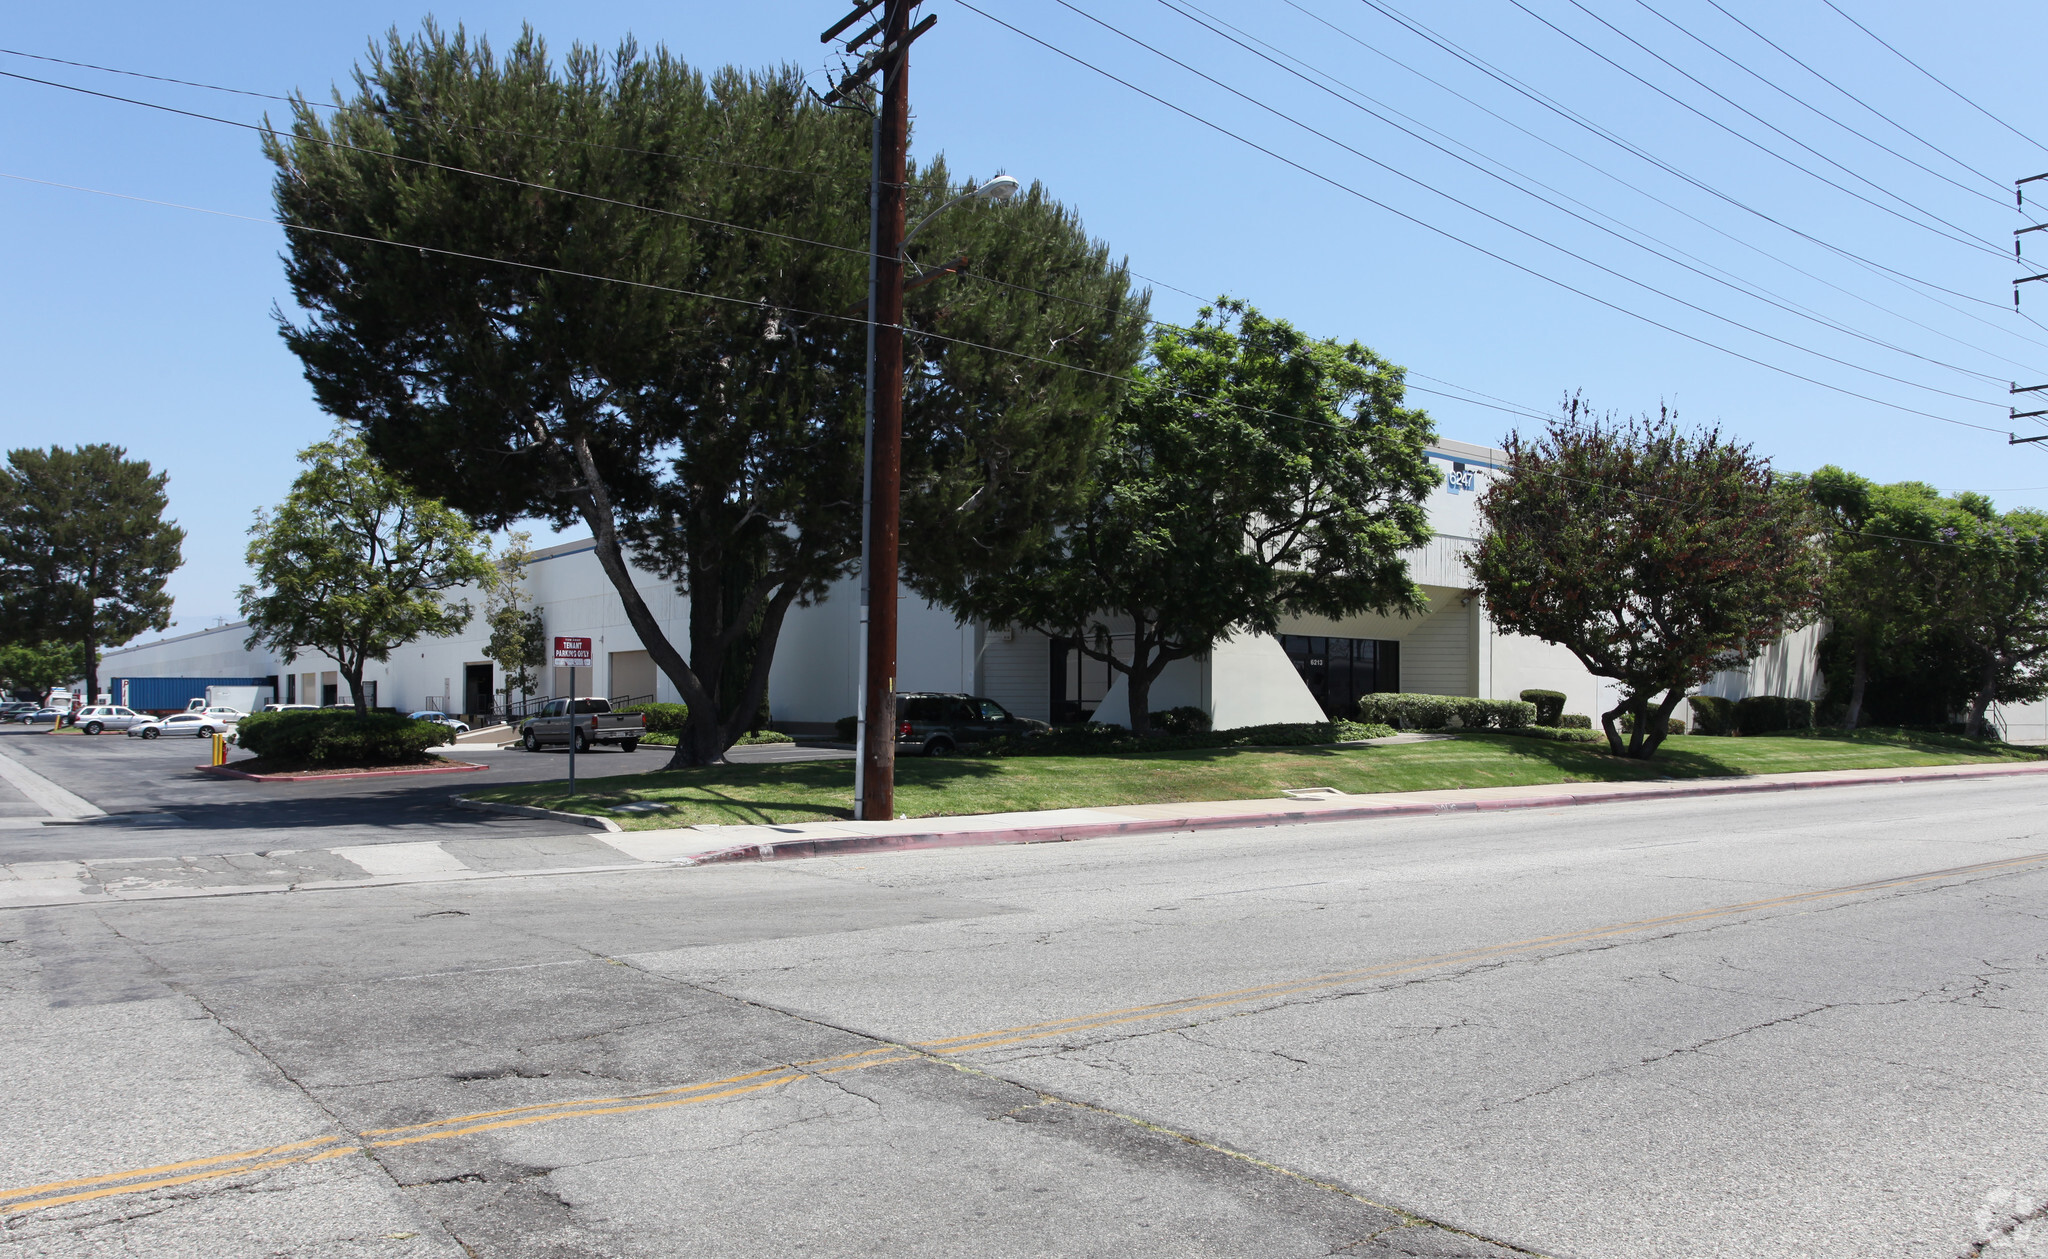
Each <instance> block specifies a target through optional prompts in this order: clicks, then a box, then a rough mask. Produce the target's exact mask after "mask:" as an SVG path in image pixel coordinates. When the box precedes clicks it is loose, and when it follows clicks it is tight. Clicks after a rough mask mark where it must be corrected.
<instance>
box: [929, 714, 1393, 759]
mask: <svg viewBox="0 0 2048 1259" xmlns="http://www.w3.org/2000/svg"><path fill="white" fill-rule="evenodd" d="M1392 733H1394V731H1393V729H1392V728H1391V727H1389V726H1384V725H1366V724H1362V723H1360V722H1355V721H1312V722H1281V723H1277V724H1274V725H1267V726H1240V727H1239V728H1237V729H1235V730H1214V731H1203V732H1200V733H1197V734H1168V735H1154V736H1152V737H1150V738H1145V739H1140V738H1139V737H1137V736H1136V735H1134V734H1132V733H1131V732H1130V731H1128V730H1126V729H1124V728H1123V727H1122V726H1105V725H1099V724H1097V723H1095V722H1090V723H1089V724H1087V725H1085V726H1057V727H1054V728H1053V729H1051V730H1047V731H1045V732H1043V733H1039V734H1029V735H1025V736H1024V737H1022V738H1002V739H996V740H994V741H992V742H990V743H987V744H983V745H981V746H980V747H978V748H973V747H970V748H967V749H965V750H966V751H968V752H970V753H971V752H986V753H987V754H988V755H990V756H1123V755H1127V754H1129V753H1132V752H1179V751H1192V750H1198V749H1203V748H1236V747H1315V746H1317V745H1320V744H1325V743H1348V742H1351V741H1353V740H1357V739H1381V738H1385V737H1386V736H1388V735H1390V734H1392Z"/></svg>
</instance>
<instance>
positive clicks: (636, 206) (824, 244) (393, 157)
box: [0, 70, 868, 257]
mask: <svg viewBox="0 0 2048 1259" xmlns="http://www.w3.org/2000/svg"><path fill="white" fill-rule="evenodd" d="M0 78H8V79H18V80H20V81H21V82H23V83H39V84H41V85H42V86H44V87H54V88H62V89H63V90H64V91H67V92H78V93H80V94H82V95H85V96H97V97H99V98H100V99H101V100H109V101H119V102H120V103H122V104H124V105H138V106H141V107H142V108H144V109H155V110H160V111H162V112H164V113H167V114H178V115H181V116H183V117H186V118H196V119H199V120H200V121H202V122H214V123H219V124H220V125H222V126H224V127H239V128H241V129H242V130H244V131H254V132H256V133H257V134H258V135H265V136H283V135H285V134H287V133H285V132H282V131H279V130H278V129H276V128H275V127H270V126H263V125H259V124H257V123H253V122H242V121H241V120H239V119H235V118H222V117H219V116H218V115H215V114H202V113H199V112H197V111H196V110H190V109H179V108H177V107H175V106H171V105H160V104H157V103H156V102H155V101H145V100H138V99H137V98H135V97H132V96H117V95H115V94H114V93H112V92H96V91H94V90H93V89H91V88H89V87H79V86H77V85H76V84H72V83H59V82H57V81H55V80H54V79H38V78H34V77H32V76H30V75H26V74H16V73H14V72H13V71H11V70H0ZM230 90H231V89H230ZM290 134H291V135H292V138H294V139H296V140H305V141H309V142H311V143H314V144H324V145H326V146H327V147H329V148H334V149H346V150H347V151H349V152H351V153H364V154H368V155H369V156H371V157H377V158H382V159H385V160H387V161H397V162H407V163H410V164H412V165H414V166H423V167H428V168H431V169H433V170H444V171H448V172H450V173H452V174H457V175H469V176H473V177H474V178H477V179H488V180H492V181H494V182H497V183H503V184H511V185H513V186H515V187H519V188H530V189H532V190H534V191H535V192H552V193H556V194H558V195H560V196H564V197H575V198H578V199H579V200H584V201H595V202H598V203H599V204H602V205H609V206H617V207H618V208H620V209H623V210H641V211H644V212H646V213H648V214H659V215H664V216H666V217H669V218H676V219H687V220H689V221H690V222H693V223H702V224H704V225H706V226H709V227H723V228H729V229H731V230H733V231H736V232H752V233H753V234H755V235H757V236H769V237H774V238H775V239H777V240H786V241H790V242H792V243H794V244H799V245H813V246H816V247H818V248H820V249H837V250H841V251H843V252H846V253H854V254H860V255H861V256H863V257H865V256H866V255H867V252H868V251H867V250H865V249H862V248H860V247H858V246H854V245H839V244H834V243H833V242H831V241H824V240H813V239H811V238H810V237H807V236H792V235H790V234H788V233H787V232H777V231H771V230H770V229H768V228H765V227H748V226H746V225H744V224H740V223H728V222H725V221H724V220H722V219H714V218H708V217H706V216H704V215H701V214H690V213H687V212H685V211H682V210H670V209H666V208H664V207H661V206H652V205H643V204H641V203H639V202H637V201H622V200H620V199H618V198H616V197H606V196H602V195H600V194H598V193H594V192H578V191H576V190H575V189H573V188H560V187H556V186H555V185H553V184H537V183H534V182H533V181H532V180H529V179H521V178H519V177H518V176H516V175H499V174H495V173H493V172H491V171H483V170H476V169H474V168H472V167H468V166H454V165H450V164H449V163H447V162H436V161H434V160H432V159H431V158H424V157H413V156H410V155H408V154H404V153H396V152H392V151H390V150H387V149H370V148H364V147H363V146H362V145H359V144H350V143H348V142H347V141H346V140H333V139H328V138H326V137H324V136H316V135H305V134H301V133H298V132H292V133H290ZM533 138H535V139H544V138H546V137H538V136H537V137H533ZM656 156H659V155H658V154H657V155H656ZM793 173H802V172H793Z"/></svg>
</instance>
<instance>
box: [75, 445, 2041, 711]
mask: <svg viewBox="0 0 2048 1259" xmlns="http://www.w3.org/2000/svg"><path fill="white" fill-rule="evenodd" d="M1429 455H1430V458H1431V459H1432V460H1434V461H1436V462H1437V464H1438V465H1439V467H1440V470H1441V471H1442V472H1443V473H1444V474H1445V475H1444V483H1443V484H1442V485H1441V486H1439V487H1438V488H1437V489H1436V490H1435V491H1434V492H1433V493H1432V494H1431V496H1430V498H1429V501H1428V509H1429V516H1430V523H1431V525H1432V527H1433V528H1434V529H1435V530H1436V537H1435V538H1434V539H1432V540H1431V541H1430V542H1429V543H1428V544H1427V545H1425V546H1423V547H1421V548H1419V549H1417V550H1416V551H1414V552H1412V553H1411V554H1410V555H1409V557H1408V559H1409V567H1410V571H1411V573H1412V575H1413V576H1414V578H1415V580H1416V581H1417V582H1418V583H1420V584H1421V586H1422V589H1423V591H1424V593H1425V594H1426V595H1427V596H1428V598H1429V611H1428V612H1427V613H1426V614H1424V615H1418V616H1415V617H1411V618H1403V617H1399V616H1357V617H1350V618H1346V619H1344V620H1339V621H1332V620H1326V619H1322V618H1313V617H1297V618H1293V619H1292V620H1291V621H1289V622H1287V623H1285V624H1283V625H1282V627H1281V628H1282V633H1281V634H1280V635H1279V636H1278V637H1277V638H1276V637H1270V636H1265V635H1245V636H1241V637H1239V638H1236V639H1233V640H1231V641H1228V642H1225V643H1223V644H1221V645H1219V646H1218V647H1217V648H1216V649H1215V651H1213V652H1212V653H1211V654H1210V656H1209V658H1208V659H1206V660H1183V661H1177V662H1175V663H1174V664H1172V665H1170V666H1168V668H1167V670H1166V671H1165V673H1164V674H1163V675H1162V676H1161V677H1160V679H1159V680H1158V681H1157V682H1155V683H1154V685H1153V691H1152V707H1153V708H1154V709H1155V710H1156V709H1163V708H1168V707H1173V706H1175V705H1180V704H1192V705H1195V706H1197V707H1200V708H1202V709H1203V710H1204V711H1206V712H1208V713H1209V714H1210V717H1211V720H1212V722H1213V723H1214V724H1215V726H1216V727H1217V728H1219V729H1228V728H1231V727H1236V726H1246V725H1257V724H1262V723H1265V722H1274V721H1316V720H1321V719H1322V718H1323V716H1324V704H1325V702H1329V703H1330V704H1331V707H1332V709H1333V710H1334V709H1336V708H1339V707H1344V706H1346V705H1347V704H1348V703H1349V702H1350V701H1353V700H1355V697H1356V695H1357V694H1358V693H1360V692H1362V691H1367V690H1380V691H1387V690H1403V691H1418V692H1427V693H1433V694H1441V695H1474V696H1481V697H1486V698H1496V699H1512V698H1514V697H1516V696H1517V695H1518V694H1519V693H1520V692H1521V691H1522V690H1524V689H1527V688H1531V687H1541V688H1544V689H1548V690H1555V691H1562V692H1564V693H1565V695H1566V696H1567V697H1568V700H1567V703H1566V706H1565V707H1566V711H1567V712H1576V713H1586V714H1597V713H1599V712H1602V711H1604V710H1605V709H1607V708H1610V707H1612V706H1613V704H1614V702H1615V700H1614V697H1613V690H1612V683H1609V682H1606V681H1604V680H1603V679H1599V678H1595V677H1593V676H1592V675H1590V674H1588V673H1587V672H1586V671H1585V669H1584V668H1583V667H1581V666H1580V665H1579V663H1578V661H1577V660H1576V659H1574V658H1573V657H1572V655H1571V654H1570V653H1569V652H1567V651H1565V650H1564V649H1563V648H1561V647H1555V646H1552V645H1550V644H1548V643H1543V642H1538V641H1536V640H1534V639H1529V638H1522V637H1517V636H1510V635H1503V634H1500V633H1497V632H1496V631H1495V629H1494V627H1493V625H1492V623H1491V622H1490V621H1489V619H1488V618H1487V616H1486V612H1485V608H1484V606H1483V603H1482V601H1481V600H1480V599H1479V598H1478V597H1477V596H1476V595H1474V593H1473V592H1472V589H1471V586H1470V579H1469V576H1468V575H1467V574H1466V572H1465V569H1464V567H1463V565H1462V564H1461V563H1460V557H1461V556H1462V555H1463V554H1464V553H1465V551H1466V549H1467V548H1469V547H1470V546H1471V545H1472V543H1473V540H1474V538H1475V536H1476V534H1477V532H1478V520H1477V512H1476V510H1475V503H1476V499H1477V495H1478V494H1479V492H1481V491H1483V490H1484V489H1485V486H1486V481H1487V478H1488V477H1489V476H1491V475H1493V474H1494V473H1495V471H1496V469H1498V468H1500V467H1502V466H1503V465H1504V457H1503V456H1502V454H1501V452H1499V451H1497V450H1494V449H1491V448H1488V447H1484V446H1475V445H1470V444H1468V443H1464V442H1454V441H1440V442H1438V443H1436V444H1435V445H1434V446H1432V447H1431V449H1430V451H1429ZM592 550H593V548H592V546H591V543H590V542H589V541H587V540H585V541H580V542H569V543H564V544H561V545H558V546H553V547H548V548H546V549H544V550H541V551H538V552H536V553H535V555H534V561H533V564H532V565H531V567H530V568H529V569H528V576H527V583H528V594H529V595H530V597H531V598H532V600H533V603H534V604H535V606H537V607H539V608H540V609H541V610H542V614H543V617H544V620H545V625H546V633H547V634H548V635H549V636H550V637H551V638H552V637H553V636H556V635H578V636H588V637H589V638H591V639H593V640H594V643H593V663H592V668H591V669H590V670H586V671H584V675H583V676H581V677H578V678H577V679H576V689H577V690H578V691H579V692H581V693H583V694H598V695H609V696H617V697H646V696H653V697H655V698H657V699H661V700H674V699H676V698H677V696H676V694H675V692H674V689H673V688H672V687H671V686H670V685H669V682H668V680H667V679H666V678H664V677H661V676H660V674H659V671H658V670H657V669H656V668H655V667H654V662H653V660H652V659H651V658H650V657H649V655H648V653H647V652H646V651H645V650H644V649H643V648H642V647H641V644H640V640H639V637H638V636H637V635H636V634H635V632H634V630H633V629H632V627H631V626H630V625H629V624H628V623H627V621H626V616H625V611H624V608H623V606H622V605H621V603H620V601H619V598H618V596H617V594H616V593H615V592H614V591H613V589H612V586H611V583H610V582H609V581H608V580H607V579H606V577H605V575H604V573H603V571H602V570H601V569H600V568H599V566H598V564H597V560H596V557H595V555H594V554H593V553H592ZM640 591H641V595H642V597H643V598H644V599H646V601H647V604H648V607H649V609H650V610H651V611H652V612H653V613H654V615H655V617H656V618H657V619H659V620H660V621H661V622H662V624H664V625H666V626H670V627H672V633H673V634H674V636H675V637H674V640H673V641H675V642H676V643H677V645H678V646H679V647H684V648H685V649H686V637H687V635H686V629H687V624H688V618H687V600H686V599H685V598H684V597H683V596H681V595H678V594H677V593H676V591H675V588H674V587H673V585H671V584H670V583H669V582H667V581H665V580H663V579H661V578H659V577H655V576H653V575H651V574H649V575H643V576H642V578H641V581H640ZM471 601H472V602H473V603H475V604H478V605H479V606H480V605H481V602H482V601H481V599H480V598H476V597H472V600H471ZM857 601H858V594H857V586H856V583H855V582H854V581H852V580H849V581H846V582H842V583H840V584H839V585H838V586H836V587H834V588H833V590H832V591H831V593H830V595H829V597H827V598H826V599H825V600H823V601H822V602H820V603H819V604H817V605H815V606H812V607H809V608H792V609H791V610H790V612H789V616H788V619H787V621H786V622H785V624H784V628H783V631H782V638H781V641H780V643H779V644H778V646H777V648H776V653H775V664H774V669H773V672H772V674H771V675H770V679H769V688H768V695H769V704H770V708H771V710H772V712H773V714H774V718H775V722H776V724H777V725H778V727H780V728H783V729H788V730H793V731H795V732H798V733H804V732H807V731H808V732H816V731H823V730H826V729H828V728H829V727H830V725H831V723H832V722H833V721H835V720H836V719H838V718H840V717H845V716H849V715H851V714H852V713H853V712H854V709H855V697H856V693H857V691H858V689H859V677H860V668H859V664H860V647H859V642H858V620H857V613H858V609H857ZM900 627H901V628H900V631H899V643H898V648H897V659H898V662H899V664H898V668H899V671H900V676H899V678H898V689H899V690H904V691H919V690H931V691H965V692H970V693H973V694H977V695H985V696H989V697H991V698H993V699H995V700H997V701H998V702H1000V703H1001V704H1002V705H1003V706H1004V707H1005V708H1008V709H1009V710H1010V711H1012V712H1014V713H1017V714H1018V715H1020V716H1025V717H1035V718H1038V719H1040V720H1046V721H1071V720H1080V719H1083V718H1085V717H1087V716H1091V715H1092V716H1093V717H1095V718H1097V719H1099V720H1103V721H1113V722H1122V721H1124V720H1126V719H1127V711H1128V710H1127V705H1126V703H1125V700H1124V697H1123V693H1122V686H1121V684H1120V683H1114V682H1113V680H1112V678H1111V676H1110V672H1109V670H1108V667H1107V666H1105V665H1103V664H1102V663H1100V662H1099V661H1094V660H1090V659H1088V658H1087V657H1085V656H1083V655H1082V654H1081V653H1080V652H1079V651H1078V650H1075V649H1074V648H1073V646H1072V645H1070V644H1068V643H1065V642H1062V641H1057V640H1053V639H1049V638H1047V637H1045V636H1044V635H1042V634H1037V633H1033V632H1030V631H1016V630H1009V629H1004V628H1002V627H990V626H983V625H976V624H963V623H961V622H958V621H956V620H955V619H954V618H953V616H952V615H951V614H950V613H948V612H946V611H944V610H942V609H939V608H935V607H933V606H931V605H930V604H928V603H926V602H924V601H923V600H922V599H919V598H917V597H916V596H915V595H911V594H909V593H908V592H906V593H905V595H904V597H903V602H902V607H901V615H900ZM247 634H248V630H247V628H246V627H245V626H242V625H226V626H222V627H220V628H218V629H210V630H203V631H200V632H198V633H192V634H183V635H179V636H176V637H171V638H166V639H163V640H160V641H157V642H151V643H145V644H140V645H137V646H131V647H125V648H122V649H120V650H118V651H111V652H108V653H107V654H106V657H105V663H104V664H103V665H102V666H101V669H100V676H101V677H102V678H103V679H113V680H115V681H114V684H113V685H114V687H118V679H121V678H124V677H128V678H133V677H228V676H232V677H236V678H268V677H274V678H276V679H277V682H276V686H277V691H278V698H279V699H280V700H291V701H297V702H301V703H315V704H318V703H333V702H336V701H337V700H342V699H346V698H347V696H346V695H345V694H344V693H343V692H342V687H343V686H344V685H345V684H344V683H343V682H342V680H341V679H340V677H339V675H338V673H337V672H336V670H335V668H334V665H333V662H332V661H330V660H327V659H325V658H323V657H317V656H301V657H300V659H299V660H298V661H297V662H296V663H293V664H290V665H287V664H286V663H285V662H284V661H283V660H282V658H281V657H279V656H278V655H277V654H276V653H272V652H268V651H265V650H262V649H255V650H251V649H248V648H245V647H244V646H243V641H244V639H245V638H246V637H247ZM1820 637H1821V631H1820V630H1819V629H1818V628H1813V629H1807V630H1802V631H1800V632H1797V633H1794V634H1790V635H1788V636H1786V637H1785V638H1784V639H1783V640H1781V641H1780V642H1779V643H1777V644H1776V645H1775V646H1773V647H1772V648H1771V649H1770V650H1768V651H1766V652H1765V653H1764V654H1763V656H1761V657H1760V658H1759V659H1757V660H1756V661H1754V662H1753V663H1752V664H1751V665H1750V666H1749V667H1748V668H1747V669H1744V670H1738V671H1733V672H1729V673H1724V674H1721V675H1719V676H1717V677H1716V678H1715V679H1714V680H1713V682H1712V683H1710V684H1709V685H1708V686H1707V687H1705V688H1704V689H1705V690H1706V691H1708V692H1710V693H1714V694H1720V695H1726V696H1728V697H1730V698H1740V697H1742V696H1744V695H1786V696H1794V697H1801V698H1808V699H1816V698H1818V697H1819V687H1820V685H1821V683H1820V678H1819V674H1818V669H1817V657H1816V649H1817V647H1818V645H1819V642H1820ZM486 642H487V635H486V634H485V632H484V626H483V623H482V618H481V617H480V616H479V617H478V618H477V620H475V621H473V622H472V623H471V625H470V629H469V631H468V633H467V634H466V635H465V636H460V637H453V638H436V639H426V640H421V641H418V642H415V643H412V644H410V645H408V646H407V647H404V648H402V649H400V650H398V651H396V652H394V653H392V656H391V659H390V660H388V661H384V662H381V663H373V664H372V665H371V666H370V667H369V669H368V670H367V671H366V675H365V685H366V689H370V690H372V691H373V694H372V695H371V696H369V698H370V700H371V702H372V703H373V704H376V705H382V706H385V707H394V708H398V709H400V710H401V711H403V710H408V709H414V708H439V709H444V710H446V711H450V712H462V713H481V712H484V711H487V710H488V709H489V708H490V707H491V706H492V705H491V702H490V696H491V695H492V694H493V693H495V692H496V691H497V690H498V688H499V687H500V686H501V685H502V677H501V675H500V674H499V673H498V672H497V671H496V670H495V668H494V666H493V665H492V664H491V662H490V661H489V660H487V659H486V658H485V656H484V654H483V649H484V646H485V644H486ZM592 672H594V673H595V676H594V677H592V676H590V674H591V673H592ZM110 689H113V688H112V687H110ZM543 689H544V691H545V692H546V693H547V694H551V695H563V694H567V693H568V691H569V677H568V670H566V669H558V670H555V676H553V677H551V678H549V679H547V680H546V681H544V682H543ZM1347 692H1348V693H1347ZM113 698H114V700H115V702H121V698H120V695H119V694H118V692H117V693H115V694H114V697H113ZM1345 715H1349V714H1348V713H1347V714H1345ZM1997 715H1998V718H1999V720H2000V724H2001V726H2002V728H2003V729H2004V731H2005V734H2006V737H2007V738H2009V739H2012V740H2015V741H2030V742H2031V741H2042V740H2044V739H2048V728H2044V720H2048V704H2038V703H2037V704H2031V705H2026V706H2023V707H2013V708H2008V709H2005V710H2003V711H2001V712H1999V713H1998V714H1997Z"/></svg>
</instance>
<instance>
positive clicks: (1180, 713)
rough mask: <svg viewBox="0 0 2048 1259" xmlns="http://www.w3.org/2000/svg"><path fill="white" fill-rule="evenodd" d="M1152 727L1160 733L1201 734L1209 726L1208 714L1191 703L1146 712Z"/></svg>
mask: <svg viewBox="0 0 2048 1259" xmlns="http://www.w3.org/2000/svg"><path fill="white" fill-rule="evenodd" d="M1147 716H1149V717H1150V718H1151V719H1152V729H1153V730H1155V731H1156V732H1158V733H1160V734H1201V733H1202V732H1203V731H1205V730H1207V729H1208V728H1209V714H1207V713H1205V712H1203V711H1202V710H1201V709H1199V708H1196V707H1195V706H1194V705H1192V704H1182V705H1181V706H1180V707H1178V708H1169V709H1167V710H1166V711H1164V712H1157V713H1149V714H1147Z"/></svg>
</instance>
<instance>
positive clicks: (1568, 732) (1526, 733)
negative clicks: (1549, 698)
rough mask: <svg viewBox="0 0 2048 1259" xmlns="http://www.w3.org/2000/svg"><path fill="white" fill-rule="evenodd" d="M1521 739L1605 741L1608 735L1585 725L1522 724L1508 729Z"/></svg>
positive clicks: (1576, 741)
mask: <svg viewBox="0 0 2048 1259" xmlns="http://www.w3.org/2000/svg"><path fill="white" fill-rule="evenodd" d="M1508 733H1509V734H1511V735H1514V736H1515V737H1516V738H1519V739H1549V740H1550V741H1551V742H1553V743H1605V742H1607V736H1606V735H1604V734H1600V733H1597V732H1596V731H1593V730H1591V729H1588V728H1587V727H1584V726H1520V727H1518V728H1516V729H1513V730H1510V731H1508Z"/></svg>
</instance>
